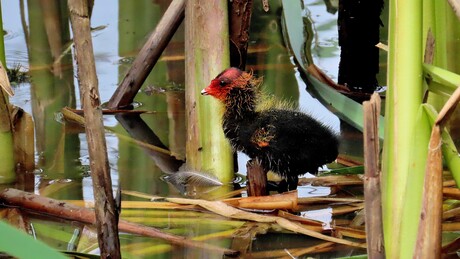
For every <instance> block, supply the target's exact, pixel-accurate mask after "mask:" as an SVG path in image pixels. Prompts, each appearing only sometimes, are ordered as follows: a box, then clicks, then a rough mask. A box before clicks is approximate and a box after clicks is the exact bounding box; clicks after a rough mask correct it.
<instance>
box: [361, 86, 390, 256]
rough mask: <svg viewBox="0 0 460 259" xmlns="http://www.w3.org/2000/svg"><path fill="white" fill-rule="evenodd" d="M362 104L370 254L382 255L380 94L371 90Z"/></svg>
mask: <svg viewBox="0 0 460 259" xmlns="http://www.w3.org/2000/svg"><path fill="white" fill-rule="evenodd" d="M363 108H364V168H365V172H364V201H365V208H364V209H365V211H366V241H367V254H368V256H369V258H371V259H376V258H385V250H384V247H383V224H382V195H381V191H380V170H379V153H380V152H379V150H380V147H379V125H378V122H379V116H380V96H379V95H378V94H377V93H374V94H373V95H372V97H371V100H370V101H366V102H364V103H363Z"/></svg>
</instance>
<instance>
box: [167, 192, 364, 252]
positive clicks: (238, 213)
mask: <svg viewBox="0 0 460 259" xmlns="http://www.w3.org/2000/svg"><path fill="white" fill-rule="evenodd" d="M166 200H168V201H170V202H174V203H179V204H193V205H199V206H201V207H203V208H205V209H207V210H209V211H212V212H214V213H217V214H219V215H221V216H225V217H229V218H234V219H242V220H251V221H256V222H265V223H278V225H280V226H281V227H283V228H284V229H287V230H290V231H293V232H296V233H301V234H304V235H307V236H311V237H315V238H318V239H321V240H326V241H331V242H334V243H338V244H344V245H349V246H353V247H361V248H366V244H365V243H356V242H351V241H348V240H345V239H340V238H335V237H331V236H327V235H323V234H321V233H318V232H315V231H313V230H309V229H307V228H306V227H304V226H302V225H301V224H299V223H294V222H292V221H289V220H287V219H285V218H281V217H276V216H266V215H259V214H255V213H251V212H246V211H242V210H239V209H236V208H233V207H231V206H229V205H227V204H226V203H224V202H221V201H206V200H198V199H197V200H192V199H183V198H167V199H166Z"/></svg>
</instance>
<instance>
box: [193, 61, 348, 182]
mask: <svg viewBox="0 0 460 259" xmlns="http://www.w3.org/2000/svg"><path fill="white" fill-rule="evenodd" d="M260 83H261V79H259V78H255V77H254V76H253V75H252V73H248V72H244V71H241V70H239V69H238V68H233V67H232V68H228V69H226V70H224V71H223V72H222V73H220V74H219V75H217V76H216V78H215V79H213V80H212V81H211V83H210V84H209V86H208V87H206V88H205V89H203V90H202V91H201V94H203V95H211V96H213V97H215V98H217V99H218V100H220V101H221V102H223V103H224V104H225V112H224V115H223V121H222V126H223V129H224V134H225V136H226V137H227V138H228V139H229V141H230V143H231V145H232V147H233V148H234V149H235V150H237V151H242V152H244V153H245V154H247V155H248V156H249V157H250V158H252V159H254V158H258V159H259V160H260V161H261V162H262V167H263V168H264V170H265V171H269V170H271V171H273V172H275V173H277V174H279V175H280V176H281V177H283V178H284V179H286V181H287V184H288V186H287V189H288V190H295V189H296V188H297V184H298V176H299V175H302V174H305V173H307V172H309V173H313V174H314V173H316V172H317V171H318V168H319V167H320V166H323V165H324V164H326V163H330V162H332V161H334V160H335V159H336V158H337V155H338V145H339V141H338V139H337V136H336V135H335V134H334V133H333V132H332V131H331V130H330V129H329V128H328V127H327V126H325V125H324V124H322V123H321V122H318V121H317V120H315V119H313V118H312V117H310V116H309V115H307V114H305V113H302V112H300V111H297V110H293V109H287V108H275V107H272V108H265V109H263V110H258V109H256V105H257V102H258V99H259V98H258V97H259V85H260Z"/></svg>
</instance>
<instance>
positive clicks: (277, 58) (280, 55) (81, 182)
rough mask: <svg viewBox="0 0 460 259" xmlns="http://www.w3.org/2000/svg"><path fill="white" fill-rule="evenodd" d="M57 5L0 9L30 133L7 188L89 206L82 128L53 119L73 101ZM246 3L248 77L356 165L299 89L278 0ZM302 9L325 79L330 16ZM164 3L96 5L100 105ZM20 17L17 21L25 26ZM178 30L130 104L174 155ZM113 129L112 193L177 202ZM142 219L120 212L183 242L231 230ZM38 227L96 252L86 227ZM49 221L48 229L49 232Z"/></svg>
mask: <svg viewBox="0 0 460 259" xmlns="http://www.w3.org/2000/svg"><path fill="white" fill-rule="evenodd" d="M57 2H58V3H59V4H56V6H54V7H56V8H57V12H54V11H56V10H54V9H53V8H52V5H40V1H28V2H27V3H25V9H24V10H25V16H22V17H21V12H20V4H19V1H5V2H3V3H2V4H3V5H2V8H3V14H4V21H3V22H4V28H5V30H6V31H7V33H8V35H7V36H6V38H5V45H6V53H7V65H8V67H12V66H15V65H17V64H20V65H21V66H22V67H23V68H24V69H25V70H28V71H30V75H31V82H30V83H22V84H19V85H17V86H16V87H15V91H16V95H15V96H14V97H13V98H11V102H12V103H13V104H15V105H17V106H20V107H22V108H23V109H24V110H25V111H26V112H28V113H30V114H32V116H33V118H34V122H35V127H36V132H35V134H36V170H35V171H34V172H28V173H27V174H26V179H25V180H24V181H23V182H20V183H17V184H16V187H17V188H21V189H24V190H26V191H30V192H35V193H37V194H40V195H45V196H48V197H53V198H58V199H68V200H88V201H91V200H93V198H92V183H91V178H90V176H89V155H88V150H87V144H86V137H85V134H84V130H82V129H81V128H79V127H76V126H72V125H68V124H64V123H63V122H62V120H61V118H60V114H59V112H60V110H61V108H63V107H65V106H69V107H73V108H79V107H80V101H79V92H78V83H77V80H76V78H75V69H76V66H75V64H74V63H73V62H72V58H71V54H72V48H68V46H69V45H68V44H69V42H70V41H71V37H72V36H71V32H70V31H69V27H68V23H67V20H66V19H67V15H68V14H67V12H66V11H65V10H66V6H65V1H57ZM255 2H257V3H256V4H257V7H256V8H255V10H254V14H253V18H252V19H253V20H252V28H251V42H250V49H249V55H248V68H249V69H253V70H254V72H255V73H256V74H257V75H260V76H264V82H265V86H264V87H265V90H266V91H267V92H269V93H273V94H274V95H276V96H277V97H279V98H280V99H285V100H289V101H291V102H293V103H295V104H297V105H299V106H300V107H301V109H302V110H304V111H306V112H307V113H310V114H312V115H313V116H315V117H317V118H318V119H320V120H321V121H323V122H324V123H325V124H327V125H330V126H331V127H332V128H333V129H334V130H335V131H337V132H338V133H340V134H341V135H342V137H344V138H346V139H347V141H344V144H343V145H342V146H341V153H344V154H347V155H350V156H352V157H356V158H357V159H360V156H361V155H362V145H361V144H360V141H361V135H360V133H359V132H357V131H356V130H354V129H351V128H350V127H347V126H346V125H343V123H341V122H340V120H339V119H338V118H337V117H336V116H335V115H333V114H332V113H331V112H329V111H328V110H327V109H326V108H324V106H322V105H321V104H320V103H319V102H318V101H317V100H316V99H314V98H313V97H312V96H311V95H310V94H309V93H308V92H307V91H305V88H307V86H306V85H305V83H304V82H303V80H302V79H301V77H300V75H299V73H298V71H297V69H296V67H295V65H294V61H293V59H292V57H291V56H290V54H289V52H288V50H287V48H286V47H285V46H284V40H283V36H282V32H281V24H280V13H281V12H280V6H279V5H278V2H273V3H271V9H270V11H269V12H268V13H265V12H264V11H263V10H262V9H261V7H260V6H259V5H260V3H258V1H255ZM305 3H306V4H307V5H308V7H309V10H310V12H311V13H305V15H311V16H312V19H313V20H314V21H315V24H314V26H315V29H316V30H317V32H318V37H317V38H316V42H315V44H316V46H315V48H314V49H313V57H314V60H315V62H316V63H317V64H318V65H319V67H321V68H322V69H324V70H325V71H326V73H327V74H328V75H330V76H331V77H332V78H333V79H336V78H337V64H338V55H339V49H338V46H337V26H336V19H337V15H336V14H331V13H328V12H327V11H326V6H325V5H324V3H323V2H322V1H305ZM168 4H169V1H151V0H136V1H118V2H116V1H109V0H101V1H96V3H95V6H94V10H93V15H92V21H91V22H92V24H91V25H92V27H93V28H95V30H94V31H93V33H92V36H93V46H94V54H95V59H96V69H97V74H98V80H99V90H100V96H101V99H102V101H108V100H109V99H110V97H111V95H112V94H113V92H114V90H115V88H116V87H117V85H118V83H119V82H120V81H121V79H122V78H123V77H124V75H125V72H126V70H127V69H128V68H129V67H130V64H131V62H132V61H133V59H134V57H135V55H136V53H137V52H138V50H139V49H140V48H141V47H142V44H143V43H144V42H145V40H146V38H147V37H148V36H149V33H150V32H151V31H152V30H153V29H154V27H155V25H156V24H157V22H158V21H159V19H160V17H161V14H162V13H163V12H164V11H165V10H166V8H167V6H168ZM59 10H60V11H59ZM51 15H56V19H55V20H54V22H55V23H56V24H57V27H56V28H59V29H54V30H50V29H49V28H50V27H48V28H47V26H49V25H47V24H46V22H50V21H49V20H46V19H45V18H44V17H45V16H46V17H48V18H49V17H52V16H51ZM21 19H23V21H25V24H26V26H24V23H22V22H21ZM45 21H46V22H45ZM25 30H26V31H27V32H28V33H27V32H25ZM183 32H184V30H183V26H181V27H180V29H179V31H178V32H177V33H176V35H175V36H174V38H173V40H172V42H171V43H170V45H169V46H168V48H167V49H166V51H165V53H164V54H163V56H162V58H161V60H160V61H159V62H158V64H157V65H156V66H155V68H154V70H153V71H152V73H151V74H150V76H149V77H148V79H147V81H146V82H145V84H144V87H143V88H142V90H141V91H140V92H139V93H138V95H137V97H136V99H135V101H136V106H137V109H140V110H149V111H155V113H154V114H147V115H142V116H141V118H142V120H143V121H144V122H145V125H146V126H148V128H149V129H151V131H153V132H154V133H155V135H156V137H157V140H159V141H161V143H162V144H163V145H164V146H165V147H168V148H169V149H170V150H171V151H172V152H173V153H174V154H175V155H176V156H177V157H178V158H180V159H183V158H184V156H185V154H184V152H185V144H186V143H185V131H186V123H185V113H184V103H183V101H184V91H183V85H184V73H183V71H184V51H183V50H184V36H183ZM26 35H27V37H26ZM57 57H60V59H59V60H60V63H56V62H55V60H56V59H57ZM53 62H54V65H53ZM203 87H204V86H203ZM104 124H105V125H106V126H108V127H110V128H111V130H113V132H117V133H120V134H124V135H127V133H126V130H125V129H124V128H123V127H122V125H121V123H120V122H119V121H117V119H115V118H114V116H105V117H104ZM113 132H108V133H107V134H106V140H107V148H108V156H109V160H110V167H111V175H112V181H113V187H114V189H115V190H116V189H117V188H119V187H120V186H121V187H122V189H123V190H129V191H138V192H142V193H147V194H151V195H160V196H181V193H180V191H179V190H177V189H175V188H173V187H172V186H171V185H168V184H167V183H165V181H164V180H163V176H164V175H165V174H164V172H163V171H164V167H163V166H161V165H158V163H156V161H155V160H154V159H152V156H151V155H150V154H149V153H148V152H145V150H144V149H142V148H141V147H139V146H138V145H136V144H133V143H130V142H128V141H126V140H124V139H120V138H118V137H117V135H116V134H115V133H113ZM347 143H350V144H347ZM246 161H247V157H245V156H243V155H240V156H239V157H238V164H239V168H240V173H241V174H242V175H243V176H244V174H245V163H246ZM238 179H239V178H238ZM238 179H237V180H235V181H238ZM229 184H230V183H229ZM329 193H330V190H329V188H324V187H312V186H302V187H299V195H300V196H302V197H306V196H320V195H327V194H329ZM123 200H137V198H133V197H132V196H128V195H123ZM149 213H150V214H149ZM151 213H152V212H147V211H145V210H138V211H135V210H130V212H129V215H130V216H126V217H127V218H128V219H131V220H139V221H141V222H147V223H146V224H151V225H155V224H158V226H159V227H161V228H164V229H166V230H168V231H171V232H173V233H177V234H181V235H184V236H187V237H196V236H202V235H206V234H209V233H215V232H218V231H225V230H229V229H232V227H233V228H234V226H233V225H231V224H230V225H225V222H224V223H222V224H218V223H215V222H214V223H209V222H206V220H203V223H201V224H196V221H195V220H196V217H203V216H202V215H199V214H195V215H191V216H190V215H189V216H184V217H185V218H186V219H189V223H182V224H179V225H175V224H177V223H172V222H173V221H172V220H168V219H169V218H170V217H171V215H172V214H173V213H174V212H170V211H164V212H162V213H163V214H161V215H152V214H151ZM302 216H305V217H314V218H316V219H320V220H323V221H325V222H327V223H328V224H329V221H330V220H331V209H330V208H320V209H319V210H315V211H305V212H303V213H302ZM178 217H179V216H178ZM153 218H155V219H160V220H159V221H162V222H161V223H158V222H156V223H153V222H149V220H152V219H153ZM46 222H48V223H45V222H44V221H43V219H36V220H34V221H33V224H34V225H35V227H36V229H37V231H42V232H41V233H45V232H46V233H51V234H47V235H44V234H43V238H42V239H44V240H45V241H46V242H47V243H49V244H51V245H53V246H54V247H57V248H59V249H66V247H68V244H69V243H71V242H70V241H69V240H71V239H72V238H73V237H75V236H78V237H79V239H80V240H82V239H84V238H89V239H90V240H92V246H91V245H88V246H87V247H85V249H82V250H83V251H85V252H91V251H94V249H95V248H96V247H94V242H95V241H94V240H95V239H94V236H93V237H92V239H91V237H90V236H91V235H88V236H85V235H83V236H82V237H80V233H86V232H88V233H91V231H89V230H88V229H87V228H86V227H85V228H83V227H82V226H74V225H69V224H68V223H65V224H62V223H59V222H53V223H49V221H46ZM50 224H51V225H53V226H54V227H51V228H50V227H49V225H50ZM232 224H236V225H238V224H240V223H238V222H235V223H232ZM47 225H48V227H46V226H47ZM51 229H52V230H51ZM50 231H52V232H50ZM85 231H86V232H85ZM77 232H78V233H77ZM38 236H40V235H38ZM224 237H225V235H224ZM209 240H210V241H209V242H210V243H214V244H219V245H221V246H225V247H227V246H229V244H230V242H231V241H230V239H229V238H228V235H227V238H217V239H212V238H210V239H209ZM280 240H281V241H280ZM306 240H307V241H308V242H307V241H306ZM304 241H305V244H310V243H312V242H313V243H315V242H316V241H315V240H312V239H311V238H308V237H299V236H297V235H292V234H283V235H278V234H271V235H268V236H265V237H263V238H262V237H261V238H260V239H259V238H258V240H257V242H256V243H255V244H254V250H255V251H257V250H258V249H262V248H263V247H265V248H270V249H275V247H273V246H274V245H275V244H276V247H278V245H279V247H280V248H279V249H282V248H283V247H284V245H283V244H287V243H289V244H291V245H292V244H299V243H302V242H304ZM90 243H91V242H90ZM121 243H122V249H123V251H124V253H125V255H126V256H129V258H150V257H159V256H162V257H163V256H164V257H172V258H180V257H182V256H183V255H184V254H183V253H186V252H190V251H187V250H181V249H178V250H175V251H174V252H171V251H170V250H169V247H168V246H167V245H161V244H159V242H158V241H155V240H153V241H152V239H148V238H141V237H133V236H131V235H126V234H124V235H122V236H121ZM270 244H271V245H270ZM192 252H193V253H194V254H193V257H189V258H202V257H203V256H207V257H212V256H210V255H206V253H205V252H202V251H201V252H200V251H192ZM195 256H196V257H195Z"/></svg>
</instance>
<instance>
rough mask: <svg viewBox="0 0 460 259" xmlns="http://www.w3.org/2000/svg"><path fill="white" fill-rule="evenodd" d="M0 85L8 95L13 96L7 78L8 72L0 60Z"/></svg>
mask: <svg viewBox="0 0 460 259" xmlns="http://www.w3.org/2000/svg"><path fill="white" fill-rule="evenodd" d="M0 87H2V89H3V90H5V92H6V93H7V94H8V95H9V96H13V95H14V91H13V88H11V84H10V80H9V79H8V74H7V73H6V69H5V68H4V67H3V64H2V62H1V61H0Z"/></svg>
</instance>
